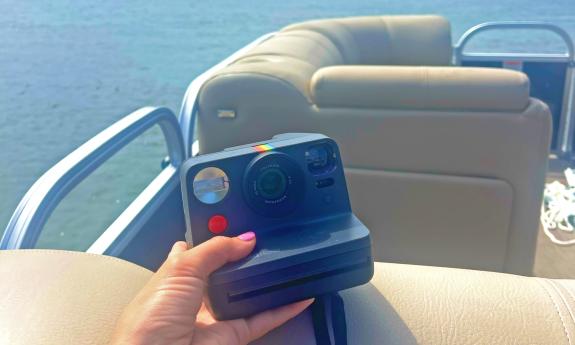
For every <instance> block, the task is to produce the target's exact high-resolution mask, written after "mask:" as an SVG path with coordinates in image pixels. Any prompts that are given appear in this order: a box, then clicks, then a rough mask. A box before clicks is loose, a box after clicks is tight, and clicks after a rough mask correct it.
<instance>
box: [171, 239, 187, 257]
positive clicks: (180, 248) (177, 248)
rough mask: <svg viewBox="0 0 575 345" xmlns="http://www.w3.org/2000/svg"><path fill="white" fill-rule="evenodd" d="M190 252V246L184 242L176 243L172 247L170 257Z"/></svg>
mask: <svg viewBox="0 0 575 345" xmlns="http://www.w3.org/2000/svg"><path fill="white" fill-rule="evenodd" d="M186 250H188V244H187V243H186V242H184V241H178V242H176V243H174V245H173V246H172V250H170V254H168V256H172V255H177V254H179V253H183V252H185V251H186Z"/></svg>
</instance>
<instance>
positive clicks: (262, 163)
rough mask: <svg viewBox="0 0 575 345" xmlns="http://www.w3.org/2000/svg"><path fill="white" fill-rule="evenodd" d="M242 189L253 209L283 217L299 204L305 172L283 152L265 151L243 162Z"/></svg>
mask: <svg viewBox="0 0 575 345" xmlns="http://www.w3.org/2000/svg"><path fill="white" fill-rule="evenodd" d="M243 191H244V198H245V200H246V202H247V204H248V205H249V206H250V207H251V208H252V210H254V211H255V212H257V213H259V214H260V215H262V216H265V217H285V216H287V215H289V214H291V213H292V212H294V211H295V210H296V209H297V207H298V206H300V203H301V200H302V199H303V197H304V194H305V176H304V173H303V170H302V169H301V167H300V165H299V164H298V163H297V162H296V161H295V160H294V159H293V158H291V157H290V156H288V155H287V154H285V153H281V152H266V153H262V154H259V155H257V156H256V157H254V158H253V159H252V161H251V162H250V163H249V164H248V165H247V167H246V170H245V173H244V180H243Z"/></svg>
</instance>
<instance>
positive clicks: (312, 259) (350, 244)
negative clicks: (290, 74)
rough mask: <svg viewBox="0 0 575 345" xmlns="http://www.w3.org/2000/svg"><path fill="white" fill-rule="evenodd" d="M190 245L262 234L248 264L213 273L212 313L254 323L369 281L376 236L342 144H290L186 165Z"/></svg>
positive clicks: (282, 139)
mask: <svg viewBox="0 0 575 345" xmlns="http://www.w3.org/2000/svg"><path fill="white" fill-rule="evenodd" d="M181 176H182V195H183V201H184V211H185V214H186V224H187V233H186V237H187V239H188V241H189V242H191V244H192V245H197V244H199V243H202V242H204V241H206V240H208V239H210V238H211V237H213V236H216V235H223V236H237V235H239V234H241V233H244V232H246V231H254V232H255V233H256V236H257V244H256V248H255V249H254V251H253V252H252V253H251V254H250V255H249V256H248V257H247V258H245V259H243V260H240V261H238V262H234V263H230V264H228V265H226V266H224V267H222V268H221V269H219V270H218V271H216V272H214V273H213V274H212V275H211V277H210V280H209V285H208V295H209V303H208V307H209V308H210V309H211V310H212V312H213V313H214V315H216V317H218V318H219V319H231V318H238V317H245V316H248V315H251V314H254V313H256V312H260V311H263V310H265V309H269V308H273V307H277V306H280V305H283V304H286V303H290V302H295V301H298V300H302V299H306V298H309V297H314V296H318V295H322V294H326V293H330V292H335V291H339V290H342V289H347V288H350V287H353V286H356V285H359V284H363V283H365V282H367V281H369V280H370V279H371V277H372V275H373V259H372V257H371V244H370V237H369V231H368V229H367V228H366V227H365V226H364V225H363V224H362V223H361V222H360V221H359V219H357V218H356V217H355V215H354V214H353V213H352V211H351V207H350V203H349V197H348V193H347V187H346V183H345V176H344V173H343V165H342V163H341V159H340V155H339V150H338V147H337V144H336V143H335V141H333V140H332V139H330V138H328V137H326V136H324V135H321V134H283V135H278V136H276V137H274V138H273V139H272V140H269V141H265V142H260V143H254V144H249V145H243V146H238V147H233V148H228V149H225V150H224V151H221V152H217V153H213V154H207V155H201V156H198V157H194V158H191V159H189V160H188V161H186V162H185V163H184V165H183V169H182V175H181Z"/></svg>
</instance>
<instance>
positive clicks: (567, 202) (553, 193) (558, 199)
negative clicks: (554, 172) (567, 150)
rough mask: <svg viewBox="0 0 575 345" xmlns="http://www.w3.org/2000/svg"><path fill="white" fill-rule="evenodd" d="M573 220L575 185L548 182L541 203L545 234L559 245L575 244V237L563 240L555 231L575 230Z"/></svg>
mask: <svg viewBox="0 0 575 345" xmlns="http://www.w3.org/2000/svg"><path fill="white" fill-rule="evenodd" d="M569 173H571V172H569ZM566 175H567V171H566ZM570 218H571V219H570ZM572 221H575V186H573V187H571V186H570V187H567V186H565V185H563V184H562V183H561V182H559V181H554V182H552V183H548V184H546V185H545V191H544V193H543V205H541V225H542V226H543V232H544V233H545V235H547V237H549V239H550V240H551V242H553V243H555V244H558V245H562V246H568V245H573V244H575V239H573V240H569V241H563V240H560V239H558V238H557V236H555V234H554V233H553V232H554V231H556V230H561V231H566V232H573V231H574V230H575V229H574V227H573V224H572Z"/></svg>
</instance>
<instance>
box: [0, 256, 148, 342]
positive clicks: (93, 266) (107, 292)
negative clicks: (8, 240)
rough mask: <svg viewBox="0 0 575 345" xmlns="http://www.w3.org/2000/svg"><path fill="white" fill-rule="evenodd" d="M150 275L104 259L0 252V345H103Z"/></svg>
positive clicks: (132, 265)
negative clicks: (121, 314)
mask: <svg viewBox="0 0 575 345" xmlns="http://www.w3.org/2000/svg"><path fill="white" fill-rule="evenodd" d="M151 275H152V272H150V271H148V270H147V269H145V268H142V267H139V266H137V265H134V264H132V263H130V262H127V261H124V260H120V259H117V258H113V257H109V256H102V255H95V254H87V253H80V252H69V251H56V250H8V251H0V291H1V293H0V344H11V345H21V344H22V345H24V344H26V345H30V344H74V345H77V344H106V343H107V342H108V341H109V338H110V336H111V332H112V331H113V329H114V326H115V323H116V320H117V318H118V317H119V316H120V313H121V312H122V310H123V309H124V307H125V306H126V305H127V304H128V303H129V302H130V301H131V300H132V298H133V297H134V296H135V294H136V293H137V292H138V291H139V290H140V289H141V288H142V286H143V285H144V284H145V283H146V282H147V281H148V279H149V278H150V276H151Z"/></svg>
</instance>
